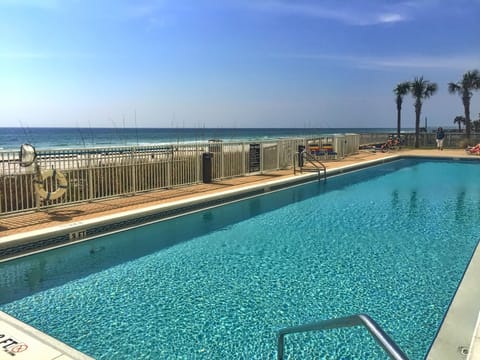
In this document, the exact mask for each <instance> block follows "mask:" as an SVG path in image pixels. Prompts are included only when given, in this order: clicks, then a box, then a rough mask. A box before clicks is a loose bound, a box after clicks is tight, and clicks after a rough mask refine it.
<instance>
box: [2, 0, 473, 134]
mask: <svg viewBox="0 0 480 360" xmlns="http://www.w3.org/2000/svg"><path fill="white" fill-rule="evenodd" d="M479 17H480V0H455V1H453V0H452V1H441V0H411V1H395V0H392V1H377V0H362V1H360V0H345V1H337V0H327V1H323V0H317V1H313V0H298V1H288V0H251V1H247V0H217V1H214V0H175V1H168V0H144V1H141V0H139V1H127V0H0V126H29V127H35V126H69V127H112V126H115V127H118V126H124V127H194V128H197V127H214V128H215V127H221V128H227V127H237V128H238V127H322V128H333V127H395V126H396V107H395V101H394V95H393V92H392V90H393V88H394V87H395V85H396V84H398V83H400V82H402V81H410V80H413V78H414V77H415V76H424V77H425V78H426V79H428V80H430V81H432V82H436V83H437V84H438V85H439V91H438V93H437V94H436V95H434V96H433V97H432V98H431V99H428V100H427V101H426V102H425V103H424V107H423V112H422V122H423V119H424V117H425V116H426V117H427V118H428V125H429V126H436V125H448V126H450V125H451V126H453V118H454V117H455V116H457V115H462V114H463V107H462V103H461V99H460V97H459V96H454V95H450V94H448V91H447V83H448V82H452V81H453V82H455V81H458V80H460V79H461V77H462V75H463V73H465V72H466V71H468V70H472V69H480V41H479V38H478V36H479V35H478V34H480V22H479V21H478V18H479ZM471 112H472V117H473V118H474V119H476V118H478V113H480V92H476V93H475V94H474V96H473V98H472V106H471ZM402 115H403V126H405V127H413V126H414V108H413V100H412V99H411V97H410V96H408V97H407V98H405V101H404V105H403V111H402Z"/></svg>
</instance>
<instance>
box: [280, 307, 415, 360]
mask: <svg viewBox="0 0 480 360" xmlns="http://www.w3.org/2000/svg"><path fill="white" fill-rule="evenodd" d="M360 325H362V326H364V327H366V328H367V330H368V331H369V332H370V334H371V335H372V336H373V337H374V338H375V340H376V342H377V343H378V344H379V345H380V346H381V347H382V348H383V349H384V350H385V352H386V353H387V354H388V355H389V356H390V358H391V359H395V360H409V359H408V357H407V355H405V353H404V352H403V351H402V350H401V349H400V348H399V347H398V345H397V344H395V342H394V341H393V340H392V339H391V338H390V337H389V336H388V335H387V334H386V333H385V332H384V331H383V330H382V328H381V327H380V326H379V325H378V324H377V323H376V322H375V321H374V320H373V319H372V318H371V317H370V316H368V315H366V314H356V315H352V316H347V317H342V318H336V319H329V320H323V321H319V322H314V323H310V324H304V325H299V326H292V327H288V328H284V329H281V330H280V331H279V332H278V350H277V359H278V360H282V359H283V352H284V337H285V335H287V334H293V333H299V332H307V331H314V330H328V329H337V328H343V327H353V326H360Z"/></svg>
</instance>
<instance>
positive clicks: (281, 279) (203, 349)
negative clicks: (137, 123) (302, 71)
mask: <svg viewBox="0 0 480 360" xmlns="http://www.w3.org/2000/svg"><path fill="white" fill-rule="evenodd" d="M479 169H480V168H479V164H477V163H476V162H475V163H473V162H460V161H456V162H447V161H413V160H400V161H396V162H392V163H388V164H384V165H381V166H375V167H373V168H369V169H365V170H361V171H357V172H354V173H349V174H345V175H342V176H337V177H332V178H330V179H328V181H327V183H326V184H324V183H317V182H315V183H310V184H306V185H302V186H298V187H295V188H292V189H288V190H284V191H279V192H276V193H273V194H269V195H266V196H259V197H255V198H252V199H249V200H245V201H241V202H237V203H234V204H230V205H228V206H222V207H219V208H214V209H209V210H205V211H202V212H198V213H194V214H190V215H188V216H183V217H179V218H176V219H173V220H170V221H165V222H160V223H156V224H152V225H149V226H145V227H140V228H136V229H132V230H129V231H126V232H120V233H117V234H113V235H109V236H105V237H102V238H99V239H96V240H93V241H89V242H85V243H83V244H79V245H75V246H71V247H68V248H63V249H58V250H55V251H50V252H46V253H43V254H38V255H35V256H29V257H26V258H23V259H18V260H15V261H10V262H5V263H1V264H0V274H1V276H0V290H1V291H0V304H2V305H0V309H1V310H3V311H5V312H7V313H9V314H11V315H13V316H15V317H18V318H19V319H21V320H23V321H25V322H27V323H29V324H31V325H33V326H35V327H37V328H39V329H41V330H42V331H45V332H47V333H48V334H51V335H52V336H55V337H57V338H59V339H61V340H62V341H64V342H66V343H68V344H70V345H71V346H74V347H76V348H78V349H79V350H81V351H83V352H85V353H87V354H89V355H91V356H93V357H95V358H97V359H147V358H148V359H275V356H276V332H277V330H278V329H279V328H282V327H285V326H292V325H298V324H301V323H305V322H311V321H317V320H321V319H327V318H332V317H339V316H346V315H350V314H354V313H359V312H362V313H367V314H369V315H370V316H371V317H373V318H374V319H375V320H376V321H377V322H378V323H379V324H380V325H381V326H382V327H383V328H384V330H385V331H386V332H387V333H388V334H389V335H390V336H391V337H392V338H393V339H394V340H395V341H396V342H397V343H398V345H399V346H400V347H401V348H402V349H403V350H404V351H405V353H406V354H407V355H408V356H409V357H410V358H411V359H422V358H424V357H425V355H426V353H427V351H428V349H429V347H430V345H431V342H432V341H433V339H434V337H435V334H436V332H437V330H438V328H439V326H440V324H441V321H442V319H443V316H444V314H445V312H446V310H447V308H448V305H449V303H450V301H451V299H452V297H453V295H454V293H455V290H456V288H457V286H458V283H459V281H460V279H461V277H462V275H463V272H464V270H465V267H466V266H467V264H468V261H469V260H470V257H471V255H472V253H473V250H474V249H475V246H476V245H477V243H478V239H479V234H480V225H479V224H478V221H476V219H478V218H479V216H480V187H479V186H478V172H479ZM285 354H286V357H288V358H289V359H366V358H369V359H370V358H375V359H376V358H378V359H383V358H386V356H385V355H384V354H383V352H382V350H381V349H379V348H378V346H377V345H375V343H374V341H373V340H372V339H371V338H370V337H369V335H368V334H367V333H366V330H363V329H361V328H360V329H352V330H334V331H326V332H317V333H309V334H298V335H289V336H287V337H286V351H285Z"/></svg>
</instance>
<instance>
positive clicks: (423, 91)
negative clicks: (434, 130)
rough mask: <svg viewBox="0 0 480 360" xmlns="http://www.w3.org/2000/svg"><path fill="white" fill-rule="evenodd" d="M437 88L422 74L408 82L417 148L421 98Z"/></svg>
mask: <svg viewBox="0 0 480 360" xmlns="http://www.w3.org/2000/svg"><path fill="white" fill-rule="evenodd" d="M437 89H438V85H437V84H436V83H432V82H430V81H428V80H424V79H423V76H420V77H416V78H415V79H413V82H411V83H410V93H411V94H412V96H413V98H414V99H415V104H414V106H415V147H416V148H418V145H419V144H418V138H419V135H420V114H421V113H422V105H423V100H424V99H428V98H429V97H430V96H432V95H433V94H435V92H436V91H437Z"/></svg>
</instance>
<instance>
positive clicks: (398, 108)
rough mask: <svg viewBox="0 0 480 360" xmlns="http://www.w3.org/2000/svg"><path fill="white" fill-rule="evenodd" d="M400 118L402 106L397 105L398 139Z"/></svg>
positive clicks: (398, 135)
mask: <svg viewBox="0 0 480 360" xmlns="http://www.w3.org/2000/svg"><path fill="white" fill-rule="evenodd" d="M401 118H402V106H397V138H398V139H400V127H401V120H402V119H401Z"/></svg>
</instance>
